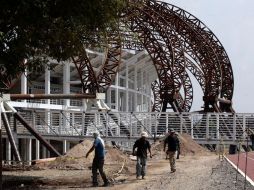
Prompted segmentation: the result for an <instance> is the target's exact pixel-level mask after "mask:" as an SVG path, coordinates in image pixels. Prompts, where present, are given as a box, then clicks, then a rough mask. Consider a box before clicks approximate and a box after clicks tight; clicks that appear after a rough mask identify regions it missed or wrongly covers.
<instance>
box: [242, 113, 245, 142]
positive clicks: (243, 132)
mask: <svg viewBox="0 0 254 190" xmlns="http://www.w3.org/2000/svg"><path fill="white" fill-rule="evenodd" d="M242 130H243V131H242V134H243V139H246V115H245V114H243V128H242Z"/></svg>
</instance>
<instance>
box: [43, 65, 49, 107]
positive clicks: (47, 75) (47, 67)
mask: <svg viewBox="0 0 254 190" xmlns="http://www.w3.org/2000/svg"><path fill="white" fill-rule="evenodd" d="M49 65H50V63H48V65H46V67H45V81H44V82H45V94H50V68H49ZM45 103H46V104H50V99H47V100H46V102H45Z"/></svg>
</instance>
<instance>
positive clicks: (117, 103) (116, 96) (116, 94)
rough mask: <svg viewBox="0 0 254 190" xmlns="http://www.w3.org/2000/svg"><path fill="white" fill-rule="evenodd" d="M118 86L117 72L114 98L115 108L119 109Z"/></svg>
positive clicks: (117, 74)
mask: <svg viewBox="0 0 254 190" xmlns="http://www.w3.org/2000/svg"><path fill="white" fill-rule="evenodd" d="M118 86H119V73H116V91H115V98H116V100H115V101H116V104H115V106H116V110H118V111H120V110H119V89H118Z"/></svg>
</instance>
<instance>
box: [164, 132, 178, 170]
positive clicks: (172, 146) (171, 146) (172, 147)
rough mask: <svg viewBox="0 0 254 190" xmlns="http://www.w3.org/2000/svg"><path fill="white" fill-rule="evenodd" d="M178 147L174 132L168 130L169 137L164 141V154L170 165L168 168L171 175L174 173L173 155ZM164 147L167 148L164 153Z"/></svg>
mask: <svg viewBox="0 0 254 190" xmlns="http://www.w3.org/2000/svg"><path fill="white" fill-rule="evenodd" d="M178 145H179V140H178V138H177V136H176V134H175V131H174V129H170V130H169V135H168V137H167V138H166V139H165V141H164V152H166V153H167V155H168V157H169V163H170V168H171V172H172V173H173V172H175V171H176V168H175V154H176V151H177V147H178ZM166 146H168V149H167V151H166Z"/></svg>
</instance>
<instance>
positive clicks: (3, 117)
mask: <svg viewBox="0 0 254 190" xmlns="http://www.w3.org/2000/svg"><path fill="white" fill-rule="evenodd" d="M2 119H3V123H4V126H5V129H6V133H7V136H8V139H9V142H10V143H11V147H12V149H13V153H14V157H15V159H16V160H17V161H21V158H20V155H19V151H18V148H17V146H16V143H15V140H14V137H13V134H12V132H11V127H10V124H9V121H8V118H7V115H6V113H2Z"/></svg>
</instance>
